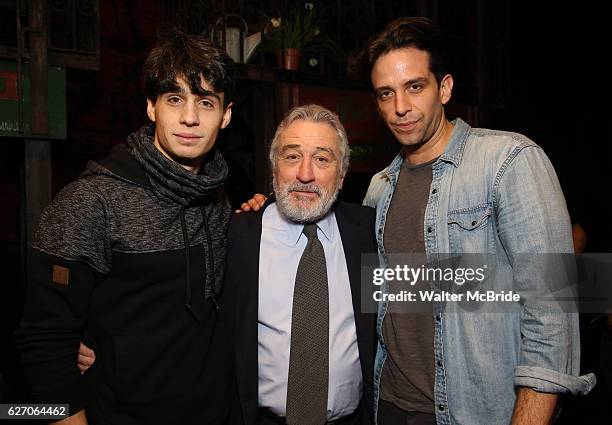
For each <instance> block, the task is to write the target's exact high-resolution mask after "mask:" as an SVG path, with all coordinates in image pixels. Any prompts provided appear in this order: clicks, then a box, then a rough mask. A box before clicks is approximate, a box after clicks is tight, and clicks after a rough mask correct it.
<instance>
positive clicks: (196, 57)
mask: <svg viewBox="0 0 612 425" xmlns="http://www.w3.org/2000/svg"><path fill="white" fill-rule="evenodd" d="M178 77H181V78H184V79H185V81H186V82H187V84H188V85H189V88H190V89H191V92H192V93H194V94H203V93H202V87H201V85H202V78H203V79H204V80H205V81H206V82H207V83H208V84H210V86H211V87H212V88H213V89H214V91H216V92H218V93H223V94H224V106H227V105H228V104H229V103H230V102H231V101H232V99H233V98H234V91H235V82H234V61H233V60H232V59H231V58H230V57H229V56H228V55H227V53H225V52H224V51H223V50H222V49H219V48H218V47H216V46H215V45H214V44H213V43H212V42H211V41H210V40H208V39H206V38H204V37H201V36H197V35H190V34H185V33H183V32H181V31H178V30H174V31H171V33H170V34H168V35H165V36H162V37H161V38H160V40H159V42H158V43H157V45H156V46H155V47H154V48H153V50H151V53H149V56H148V57H147V60H146V61H145V63H144V91H145V95H146V96H147V98H148V99H149V100H151V102H153V103H155V101H157V98H158V96H159V95H161V94H164V93H168V92H173V91H178V89H179V87H178V85H177V78H178Z"/></svg>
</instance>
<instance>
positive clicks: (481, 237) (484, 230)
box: [448, 204, 492, 253]
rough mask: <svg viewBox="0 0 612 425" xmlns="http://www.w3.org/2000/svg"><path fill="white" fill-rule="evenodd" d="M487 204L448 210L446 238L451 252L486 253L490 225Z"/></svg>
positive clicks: (490, 210) (488, 206)
mask: <svg viewBox="0 0 612 425" xmlns="http://www.w3.org/2000/svg"><path fill="white" fill-rule="evenodd" d="M491 215H492V208H491V205H489V204H483V205H478V206H475V207H470V208H461V209H457V210H453V211H449V212H448V238H449V243H450V249H451V252H452V253H487V252H488V251H489V249H488V248H489V240H490V239H491V238H490V236H491V235H490V232H491V231H492V226H491V225H490V222H491Z"/></svg>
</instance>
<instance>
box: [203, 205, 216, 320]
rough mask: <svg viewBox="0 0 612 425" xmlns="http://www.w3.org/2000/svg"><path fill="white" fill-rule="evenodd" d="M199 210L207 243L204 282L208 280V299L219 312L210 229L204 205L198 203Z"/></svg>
mask: <svg viewBox="0 0 612 425" xmlns="http://www.w3.org/2000/svg"><path fill="white" fill-rule="evenodd" d="M200 211H201V212H202V217H203V219H204V232H206V243H207V245H208V250H207V251H208V252H207V260H208V266H207V267H206V277H207V278H206V280H205V282H209V285H210V286H209V289H210V299H211V300H212V302H213V304H214V305H215V309H216V311H217V313H218V312H219V303H218V302H217V295H216V294H215V285H214V278H215V276H214V263H213V247H212V241H211V238H210V229H209V228H208V217H207V216H206V211H205V210H204V205H200Z"/></svg>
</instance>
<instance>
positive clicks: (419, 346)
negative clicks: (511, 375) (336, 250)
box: [380, 158, 437, 414]
mask: <svg viewBox="0 0 612 425" xmlns="http://www.w3.org/2000/svg"><path fill="white" fill-rule="evenodd" d="M436 159H437V158H436ZM434 161H435V159H434V160H432V161H430V162H427V163H425V164H419V165H416V166H415V165H410V164H408V163H407V162H406V161H404V163H403V164H402V169H401V171H400V174H399V180H398V182H397V187H396V188H395V192H394V194H393V199H392V200H391V205H390V207H389V211H388V213H387V220H386V223H385V236H384V247H385V252H386V253H387V254H391V258H390V261H391V262H394V260H393V258H392V257H393V254H400V253H401V254H420V255H418V257H421V258H424V254H425V240H424V235H423V223H424V218H425V209H426V207H427V201H428V199H429V190H430V187H431V181H432V169H431V165H432V163H433V162H434ZM416 257H417V256H415V255H411V256H407V257H406V258H405V259H403V260H401V261H402V264H399V265H401V266H404V262H405V261H408V262H410V261H411V260H412V261H417V258H416ZM397 261H399V259H395V262H397ZM396 265H398V264H390V265H389V266H390V267H395V266H396ZM407 265H408V266H409V267H419V266H420V265H421V264H420V263H419V264H407ZM403 285H405V284H403ZM420 285H421V286H420V287H418V288H417V287H412V288H411V289H410V290H412V291H414V290H418V289H429V286H427V287H425V286H426V285H428V284H427V283H425V282H422V283H420ZM402 289H407V288H406V287H405V286H402V285H401V284H399V283H395V284H394V283H393V282H392V283H391V286H390V292H399V291H400V290H402ZM428 307H429V309H430V310H429V313H400V312H393V310H392V309H390V310H389V311H387V314H386V315H385V319H384V321H383V326H382V328H383V337H384V340H385V344H386V345H387V348H388V352H389V354H388V356H387V360H386V361H385V365H384V368H383V372H382V381H381V389H380V397H381V398H382V399H383V400H385V401H388V402H390V403H393V404H394V405H396V406H397V407H399V408H400V409H402V410H405V411H409V412H422V413H430V414H433V413H434V374H435V367H434V347H433V343H434V323H433V313H432V312H431V304H429V306H428Z"/></svg>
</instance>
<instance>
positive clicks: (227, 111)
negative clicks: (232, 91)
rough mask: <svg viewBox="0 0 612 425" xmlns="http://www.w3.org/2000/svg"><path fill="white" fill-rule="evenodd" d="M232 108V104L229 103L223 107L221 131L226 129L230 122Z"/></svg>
mask: <svg viewBox="0 0 612 425" xmlns="http://www.w3.org/2000/svg"><path fill="white" fill-rule="evenodd" d="M232 106H234V103H233V102H230V103H229V105H227V106H226V107H225V111H224V112H223V121H221V129H224V128H225V127H227V126H228V125H229V123H230V121H231V120H232Z"/></svg>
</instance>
